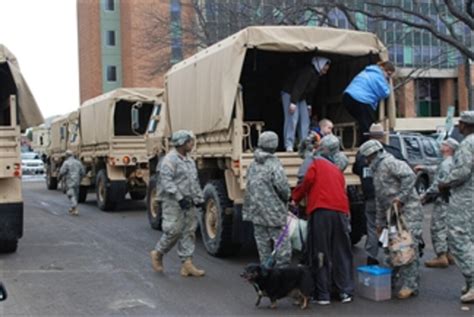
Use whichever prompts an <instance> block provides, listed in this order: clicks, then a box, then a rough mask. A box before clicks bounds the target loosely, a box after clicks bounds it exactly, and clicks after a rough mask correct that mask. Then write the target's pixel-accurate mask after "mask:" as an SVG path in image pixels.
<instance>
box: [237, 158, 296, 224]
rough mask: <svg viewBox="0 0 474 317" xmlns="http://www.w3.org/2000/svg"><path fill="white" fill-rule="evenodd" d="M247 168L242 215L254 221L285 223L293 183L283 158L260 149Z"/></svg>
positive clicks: (256, 222) (255, 222)
mask: <svg viewBox="0 0 474 317" xmlns="http://www.w3.org/2000/svg"><path fill="white" fill-rule="evenodd" d="M254 157H255V158H254V161H253V162H252V163H251V164H250V166H249V169H248V171H247V189H246V191H245V198H244V205H243V209H242V215H243V219H244V220H247V221H252V222H253V223H254V224H258V225H263V226H270V227H279V226H284V225H285V224H286V218H287V216H288V201H289V199H290V194H291V191H290V185H289V184H288V179H287V177H286V174H285V171H284V170H283V166H282V165H281V162H280V160H279V159H278V158H277V157H276V156H275V155H274V154H271V153H268V152H264V151H262V150H260V149H257V150H256V151H255V153H254Z"/></svg>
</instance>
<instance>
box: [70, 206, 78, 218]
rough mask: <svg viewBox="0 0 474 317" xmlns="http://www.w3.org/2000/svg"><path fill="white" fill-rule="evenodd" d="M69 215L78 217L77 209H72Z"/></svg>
mask: <svg viewBox="0 0 474 317" xmlns="http://www.w3.org/2000/svg"><path fill="white" fill-rule="evenodd" d="M71 215H73V216H79V210H78V209H77V207H74V208H72V211H71Z"/></svg>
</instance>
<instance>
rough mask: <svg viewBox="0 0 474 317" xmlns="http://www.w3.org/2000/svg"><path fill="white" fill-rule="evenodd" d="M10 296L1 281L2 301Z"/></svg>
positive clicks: (0, 299)
mask: <svg viewBox="0 0 474 317" xmlns="http://www.w3.org/2000/svg"><path fill="white" fill-rule="evenodd" d="M7 297H8V295H7V290H6V288H5V286H3V284H2V283H0V302H1V301H4V300H6V299H7Z"/></svg>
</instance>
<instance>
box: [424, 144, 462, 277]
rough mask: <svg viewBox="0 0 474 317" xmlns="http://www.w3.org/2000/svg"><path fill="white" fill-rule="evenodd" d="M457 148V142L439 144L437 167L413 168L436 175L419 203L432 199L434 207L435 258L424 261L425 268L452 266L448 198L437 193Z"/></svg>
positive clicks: (448, 170)
mask: <svg viewBox="0 0 474 317" xmlns="http://www.w3.org/2000/svg"><path fill="white" fill-rule="evenodd" d="M458 146H459V143H458V141H456V140H455V139H452V138H449V139H447V140H445V141H443V143H441V153H442V154H443V157H444V160H443V161H442V162H441V164H439V166H423V165H418V166H415V172H417V171H419V170H432V171H433V172H435V173H436V175H435V179H434V181H433V183H432V184H431V186H430V187H429V188H428V189H427V190H426V192H425V193H424V194H423V195H422V196H421V202H422V203H426V202H427V201H428V200H429V199H430V198H431V197H434V198H435V199H436V200H435V205H434V207H433V213H432V214H431V227H430V231H431V241H432V242H433V248H434V250H435V253H436V258H434V259H432V260H429V261H426V262H425V266H426V267H433V268H434V267H440V268H446V267H448V266H449V264H452V261H453V260H452V257H451V256H450V255H449V253H448V241H447V240H448V227H447V224H446V215H447V212H448V207H449V206H448V203H449V197H448V196H442V195H440V193H439V189H438V184H439V183H440V182H443V180H444V179H445V178H446V177H447V176H448V174H449V173H450V171H451V167H452V165H453V155H454V152H455V151H456V149H457V147H458Z"/></svg>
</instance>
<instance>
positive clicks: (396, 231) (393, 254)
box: [387, 204, 416, 266]
mask: <svg viewBox="0 0 474 317" xmlns="http://www.w3.org/2000/svg"><path fill="white" fill-rule="evenodd" d="M387 224H388V226H389V233H388V252H389V257H390V262H391V264H392V265H393V266H403V265H407V264H410V263H411V262H413V261H414V260H415V258H416V244H415V242H414V240H413V236H412V235H411V233H410V232H409V231H408V228H407V225H406V222H405V219H404V217H403V215H401V214H400V212H399V210H398V206H397V205H396V204H393V205H392V206H391V207H390V208H389V209H388V210H387Z"/></svg>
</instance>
